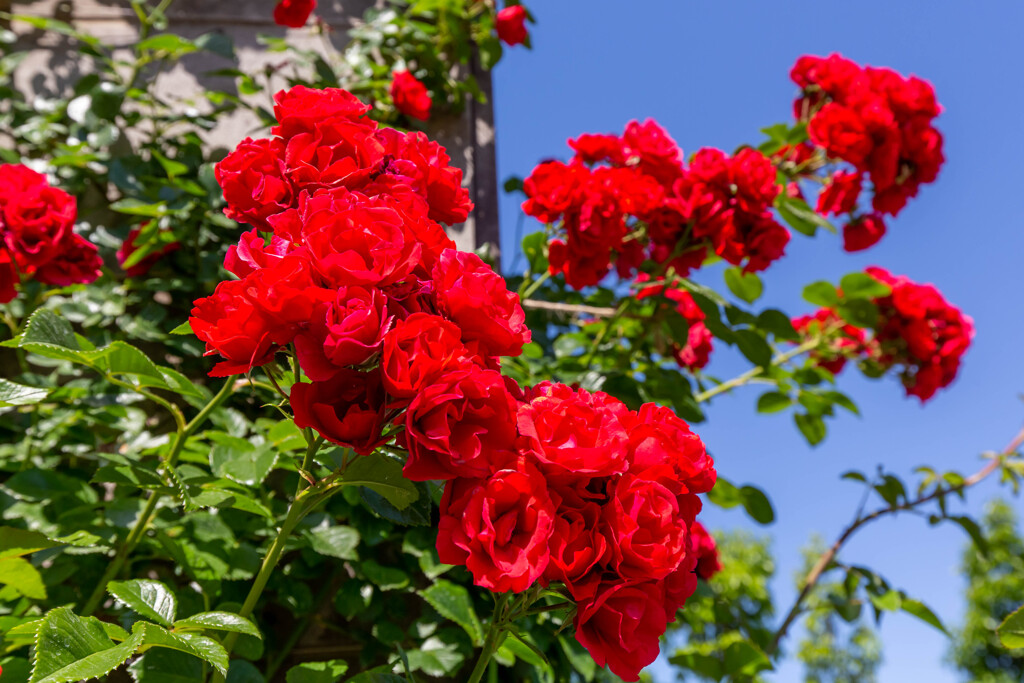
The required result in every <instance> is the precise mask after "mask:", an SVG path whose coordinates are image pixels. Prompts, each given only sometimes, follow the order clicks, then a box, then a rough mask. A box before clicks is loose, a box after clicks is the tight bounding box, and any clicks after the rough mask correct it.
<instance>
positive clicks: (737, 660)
mask: <svg viewBox="0 0 1024 683" xmlns="http://www.w3.org/2000/svg"><path fill="white" fill-rule="evenodd" d="M723 668H724V671H725V674H726V675H727V676H734V677H740V676H743V677H748V676H753V675H755V674H757V673H758V672H760V671H766V670H770V669H771V668H772V662H771V660H770V659H769V658H768V655H766V654H765V653H764V652H762V651H761V649H760V648H758V647H757V646H756V645H754V644H753V643H750V642H748V641H745V640H742V641H737V642H734V643H730V644H729V646H728V647H727V648H725V661H724V667H723Z"/></svg>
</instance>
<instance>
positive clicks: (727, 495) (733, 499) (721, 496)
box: [708, 476, 743, 510]
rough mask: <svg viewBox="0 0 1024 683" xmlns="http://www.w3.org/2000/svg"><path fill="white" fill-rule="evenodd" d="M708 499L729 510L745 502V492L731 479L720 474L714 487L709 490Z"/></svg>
mask: <svg viewBox="0 0 1024 683" xmlns="http://www.w3.org/2000/svg"><path fill="white" fill-rule="evenodd" d="M708 500H709V501H711V502H712V503H714V504H715V505H717V506H718V507H720V508H724V509H726V510H728V509H729V508H734V507H736V506H737V505H742V504H743V494H742V493H741V492H740V490H739V489H738V488H736V487H735V486H733V485H732V483H731V482H730V481H729V480H727V479H725V478H724V477H722V476H719V477H718V479H717V480H716V481H715V485H714V487H713V488H712V489H711V491H709V492H708Z"/></svg>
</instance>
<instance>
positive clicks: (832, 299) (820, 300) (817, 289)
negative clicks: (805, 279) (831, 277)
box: [803, 280, 839, 308]
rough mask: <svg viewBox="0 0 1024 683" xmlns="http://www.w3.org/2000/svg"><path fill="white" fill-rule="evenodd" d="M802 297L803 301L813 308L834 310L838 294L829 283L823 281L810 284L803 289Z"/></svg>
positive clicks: (837, 302) (837, 303) (837, 301)
mask: <svg viewBox="0 0 1024 683" xmlns="http://www.w3.org/2000/svg"><path fill="white" fill-rule="evenodd" d="M803 295H804V301H807V302H809V303H812V304H814V305H815V306H823V307H825V308H835V307H836V306H838V305H839V292H837V291H836V288H835V287H833V286H832V283H831V282H825V281H824V280H819V281H818V282H812V283H811V284H809V285H807V286H806V287H804V293H803Z"/></svg>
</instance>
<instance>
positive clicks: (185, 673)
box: [128, 647, 203, 683]
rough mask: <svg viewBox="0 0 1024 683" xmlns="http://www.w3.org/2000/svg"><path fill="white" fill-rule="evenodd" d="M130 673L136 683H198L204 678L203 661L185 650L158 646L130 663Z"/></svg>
mask: <svg viewBox="0 0 1024 683" xmlns="http://www.w3.org/2000/svg"><path fill="white" fill-rule="evenodd" d="M128 673H130V674H131V676H132V678H133V679H134V680H135V681H136V683H197V681H202V680H203V662H202V660H200V659H199V658H198V657H194V656H192V655H188V654H185V653H184V652H179V651H178V650H168V649H166V648H162V647H158V648H153V649H152V650H147V651H146V654H144V655H142V656H141V657H139V658H138V659H136V660H135V661H134V662H132V663H131V664H130V665H128Z"/></svg>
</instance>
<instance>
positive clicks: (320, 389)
mask: <svg viewBox="0 0 1024 683" xmlns="http://www.w3.org/2000/svg"><path fill="white" fill-rule="evenodd" d="M384 398H385V397H384V388H383V386H382V385H381V383H380V373H379V372H376V371H371V372H359V371H357V370H348V369H344V370H340V371H339V372H338V373H337V374H336V375H334V376H333V377H332V378H331V379H330V381H327V382H313V383H312V384H307V383H305V382H298V383H296V384H293V385H292V389H291V406H292V410H293V411H294V412H295V426H297V427H299V428H300V429H305V428H306V427H310V428H312V429H315V430H316V431H317V433H318V434H320V435H321V436H322V437H324V438H325V439H327V440H328V441H330V442H331V443H336V444H338V445H339V446H347V447H349V448H351V449H353V450H354V451H355V452H356V453H359V454H360V455H369V454H370V453H372V452H373V450H374V449H375V448H376V447H377V446H380V445H381V444H383V443H384V442H385V439H384V438H383V437H382V436H381V432H382V430H383V428H384V404H385V400H384Z"/></svg>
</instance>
